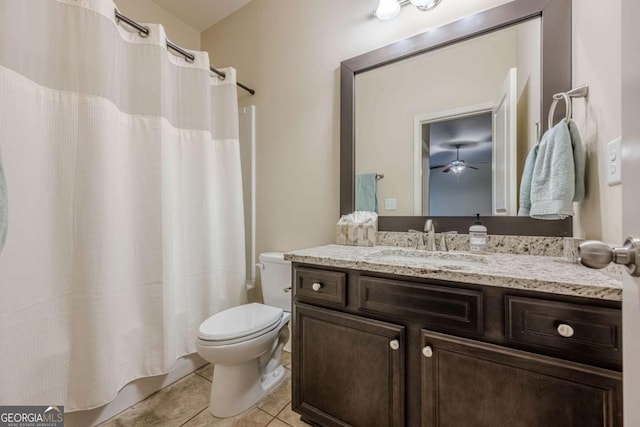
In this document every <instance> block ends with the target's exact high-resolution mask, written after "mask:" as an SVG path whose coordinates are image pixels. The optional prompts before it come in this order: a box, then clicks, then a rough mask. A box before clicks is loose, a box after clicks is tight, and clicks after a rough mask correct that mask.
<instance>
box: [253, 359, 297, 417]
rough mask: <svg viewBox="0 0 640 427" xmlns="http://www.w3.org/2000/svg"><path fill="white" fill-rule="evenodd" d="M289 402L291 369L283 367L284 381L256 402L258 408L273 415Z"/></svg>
mask: <svg viewBox="0 0 640 427" xmlns="http://www.w3.org/2000/svg"><path fill="white" fill-rule="evenodd" d="M289 402H291V371H289V370H286V369H285V379H284V382H283V383H282V384H280V385H279V386H278V387H277V388H276V389H275V390H273V391H271V393H269V394H268V395H267V396H266V397H264V398H263V399H262V400H261V401H260V402H259V403H258V408H260V409H262V410H263V411H266V412H268V413H269V414H271V415H273V416H275V415H277V414H278V412H280V411H281V410H282V408H284V407H285V406H286V405H287V403H289Z"/></svg>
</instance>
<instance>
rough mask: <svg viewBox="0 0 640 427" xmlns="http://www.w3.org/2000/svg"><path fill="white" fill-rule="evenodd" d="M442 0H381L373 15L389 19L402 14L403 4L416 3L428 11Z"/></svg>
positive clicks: (423, 10) (421, 8) (419, 8)
mask: <svg viewBox="0 0 640 427" xmlns="http://www.w3.org/2000/svg"><path fill="white" fill-rule="evenodd" d="M441 1H442V0H380V2H379V3H378V7H377V8H376V10H375V12H373V16H375V17H376V18H378V19H381V20H383V21H388V20H390V19H393V18H395V17H396V16H398V15H399V14H400V9H401V8H402V6H406V5H408V4H412V5H414V6H415V7H416V8H417V9H418V10H421V11H422V12H426V11H427V10H431V9H433V8H434V7H436V6H438V5H439V4H440V2H441Z"/></svg>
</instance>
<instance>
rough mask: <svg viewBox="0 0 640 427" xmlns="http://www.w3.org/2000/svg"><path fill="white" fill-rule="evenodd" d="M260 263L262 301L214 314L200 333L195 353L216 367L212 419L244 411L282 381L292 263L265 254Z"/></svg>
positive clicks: (279, 255)
mask: <svg viewBox="0 0 640 427" xmlns="http://www.w3.org/2000/svg"><path fill="white" fill-rule="evenodd" d="M259 266H260V267H261V270H262V293H263V297H264V302H265V304H259V303H251V304H245V305H240V306H237V307H233V308H230V309H228V310H224V311H221V312H220V313H216V314H214V315H213V316H211V317H209V318H208V319H207V320H205V321H204V322H202V324H201V325H200V330H199V332H198V339H197V341H196V349H197V350H198V353H199V354H200V356H201V357H202V358H203V359H205V360H207V361H208V362H211V363H212V364H214V365H215V368H214V372H213V381H212V384H211V404H210V405H209V410H210V411H211V413H212V414H213V415H215V416H216V417H220V418H224V417H231V416H234V415H237V414H239V413H241V412H243V411H245V410H246V409H248V408H250V407H251V406H253V405H254V404H256V403H257V402H258V401H259V400H260V399H262V398H263V397H264V396H265V395H266V394H267V393H269V392H270V391H271V390H273V388H275V387H276V386H277V385H279V384H280V383H281V382H282V381H283V380H284V376H285V370H284V368H283V367H282V364H281V363H280V356H281V354H282V348H283V347H284V346H285V344H287V342H288V341H289V329H288V327H287V325H288V323H289V319H291V313H290V311H291V292H290V289H291V263H290V262H288V261H285V260H284V257H283V254H282V253H277V252H269V253H264V254H261V255H260V264H259Z"/></svg>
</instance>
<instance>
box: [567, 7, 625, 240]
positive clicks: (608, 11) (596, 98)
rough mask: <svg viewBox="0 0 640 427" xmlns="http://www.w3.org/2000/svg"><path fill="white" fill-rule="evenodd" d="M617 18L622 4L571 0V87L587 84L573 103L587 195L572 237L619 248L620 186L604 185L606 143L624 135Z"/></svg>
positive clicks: (620, 54)
mask: <svg viewBox="0 0 640 427" xmlns="http://www.w3.org/2000/svg"><path fill="white" fill-rule="evenodd" d="M621 17H622V14H621V1H620V0H611V1H608V2H607V4H606V6H605V7H602V4H601V3H600V2H598V1H596V0H574V1H573V83H574V85H580V84H583V83H588V84H589V98H588V99H587V100H584V99H576V100H574V101H573V106H574V114H573V117H574V119H575V121H576V123H577V124H578V127H579V129H580V132H581V135H582V142H583V143H584V144H585V148H586V150H587V156H588V160H587V173H586V174H587V189H586V191H587V194H586V197H585V200H584V202H582V203H581V204H580V207H579V209H578V215H577V216H576V218H575V219H574V227H575V233H576V235H578V236H582V237H586V238H590V239H602V240H604V241H606V242H609V243H614V244H617V245H620V244H622V241H623V236H622V186H620V185H618V186H615V187H609V186H608V185H607V184H606V182H605V181H606V171H607V167H608V166H607V161H606V159H607V155H606V148H607V143H608V142H609V141H611V140H612V139H615V138H617V137H619V136H620V134H621V132H622V124H621V119H620V117H621V114H622V113H621V103H622V82H621V74H622V63H621V61H622V53H621V44H622V40H621V37H622V36H621V32H620V25H621V19H622V18H621ZM559 108H564V107H563V106H562V105H561V106H559ZM626 185H633V183H627V184H626Z"/></svg>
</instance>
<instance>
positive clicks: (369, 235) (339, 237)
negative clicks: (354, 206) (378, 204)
mask: <svg viewBox="0 0 640 427" xmlns="http://www.w3.org/2000/svg"><path fill="white" fill-rule="evenodd" d="M377 232H378V215H377V214H376V213H375V212H354V213H352V214H349V215H343V216H342V217H341V218H340V220H339V221H338V223H337V224H336V243H337V244H339V245H352V246H375V245H376V233H377Z"/></svg>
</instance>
